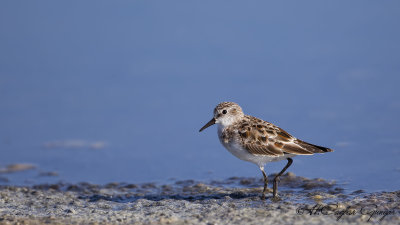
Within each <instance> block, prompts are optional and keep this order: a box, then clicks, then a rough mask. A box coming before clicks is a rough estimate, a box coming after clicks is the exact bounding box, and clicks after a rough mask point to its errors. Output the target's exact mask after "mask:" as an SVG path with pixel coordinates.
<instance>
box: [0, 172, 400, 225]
mask: <svg viewBox="0 0 400 225" xmlns="http://www.w3.org/2000/svg"><path fill="white" fill-rule="evenodd" d="M270 180H271V181H272V176H271V177H270ZM262 185H263V182H262V180H261V179H258V178H239V177H232V178H229V179H226V180H217V181H210V182H207V183H202V182H199V181H194V180H183V181H174V182H170V183H168V184H156V183H144V184H126V183H110V184H107V185H94V184H89V183H79V184H65V183H58V184H42V185H36V186H31V187H15V186H7V185H3V186H0V224H43V223H47V224H336V223H337V224H346V223H352V224H375V223H376V224H378V223H379V224H397V223H399V222H400V207H399V205H400V191H395V192H377V193H366V192H364V191H362V190H359V191H355V192H351V193H347V192H346V191H345V190H344V189H343V188H342V187H339V186H338V185H336V184H335V183H334V182H330V181H326V180H323V179H307V178H304V177H299V176H295V175H294V174H293V173H288V174H285V175H284V176H282V178H281V181H280V184H279V187H280V189H279V195H280V198H281V200H279V201H273V200H272V198H270V196H272V190H269V194H268V195H267V199H266V200H261V198H260V194H261V191H262Z"/></svg>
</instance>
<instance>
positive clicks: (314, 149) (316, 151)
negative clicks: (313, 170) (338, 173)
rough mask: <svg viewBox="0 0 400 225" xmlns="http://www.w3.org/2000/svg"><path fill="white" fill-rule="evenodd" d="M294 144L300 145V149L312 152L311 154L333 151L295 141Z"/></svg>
mask: <svg viewBox="0 0 400 225" xmlns="http://www.w3.org/2000/svg"><path fill="white" fill-rule="evenodd" d="M295 143H296V144H298V145H300V146H301V147H303V148H305V149H307V150H309V151H311V152H313V153H325V152H333V149H330V148H327V147H322V146H318V145H313V144H310V143H308V142H305V141H302V140H299V139H297V140H296V141H295Z"/></svg>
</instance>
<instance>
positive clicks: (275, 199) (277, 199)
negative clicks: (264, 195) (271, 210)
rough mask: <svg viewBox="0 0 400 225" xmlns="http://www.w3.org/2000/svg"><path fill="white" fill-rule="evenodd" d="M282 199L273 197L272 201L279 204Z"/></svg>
mask: <svg viewBox="0 0 400 225" xmlns="http://www.w3.org/2000/svg"><path fill="white" fill-rule="evenodd" d="M281 200H282V199H281V197H279V196H273V197H272V198H271V201H273V202H279V201H281Z"/></svg>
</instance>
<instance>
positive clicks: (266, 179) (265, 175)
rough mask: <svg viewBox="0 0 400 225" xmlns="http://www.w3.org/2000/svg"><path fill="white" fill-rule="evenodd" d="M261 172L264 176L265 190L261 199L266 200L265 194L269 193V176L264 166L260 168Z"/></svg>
mask: <svg viewBox="0 0 400 225" xmlns="http://www.w3.org/2000/svg"><path fill="white" fill-rule="evenodd" d="M260 170H261V172H262V174H263V176H264V190H263V192H262V197H261V199H262V200H264V199H265V193H267V186H268V177H267V174H265V172H264V167H263V166H260Z"/></svg>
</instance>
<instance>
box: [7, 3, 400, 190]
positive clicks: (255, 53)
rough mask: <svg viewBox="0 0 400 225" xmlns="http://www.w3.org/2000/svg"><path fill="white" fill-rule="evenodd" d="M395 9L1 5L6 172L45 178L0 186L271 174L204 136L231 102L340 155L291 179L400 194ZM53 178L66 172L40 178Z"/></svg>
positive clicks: (297, 166)
mask: <svg viewBox="0 0 400 225" xmlns="http://www.w3.org/2000/svg"><path fill="white" fill-rule="evenodd" d="M361 3H362V4H361ZM360 4H361V5H360ZM360 6H362V7H360ZM399 9H400V4H399V3H398V1H385V2H372V1H371V2H365V1H359V2H358V1H353V2H347V1H336V2H334V3H329V4H326V3H322V2H319V1H315V2H309V4H308V3H307V4H305V3H304V2H297V1H289V2H286V3H285V4H284V3H278V2H275V3H265V2H264V1H256V2H252V3H246V4H244V3H243V2H239V1H229V2H225V3H223V2H215V1H209V2H207V1H205V2H201V3H200V2H186V1H179V2H178V1H177V2H176V4H172V3H171V2H158V3H155V4H150V3H147V2H118V3H116V2H107V1H104V2H102V1H96V4H93V2H90V1H88V2H81V1H76V2H63V3H61V2H53V1H40V2H32V1H26V2H25V3H24V4H22V3H21V4H20V3H17V2H14V1H2V2H1V3H0V49H1V51H0V103H1V104H0V115H1V116H0V153H1V157H0V167H5V166H7V165H9V164H13V163H30V164H34V165H36V166H37V168H36V169H35V170H31V171H24V172H18V173H13V174H0V177H1V178H6V179H8V180H9V182H8V184H31V183H41V182H58V181H66V182H80V181H87V182H94V183H107V182H113V181H115V182H133V183H135V182H153V181H160V182H164V181H167V180H169V179H171V178H174V179H202V180H209V179H220V178H227V177H230V176H258V177H260V178H261V173H260V171H259V169H258V168H257V166H255V165H253V164H250V163H248V162H243V161H240V160H239V159H237V158H235V157H234V156H232V155H231V154H230V153H229V152H228V151H226V150H225V149H224V148H223V147H222V145H221V144H220V143H219V141H218V138H217V134H216V133H217V131H216V127H210V128H208V129H207V130H205V131H204V132H202V133H199V132H198V130H199V128H200V127H201V126H203V125H204V124H205V123H206V122H207V121H208V120H209V119H211V116H212V110H213V108H214V107H215V105H216V104H218V103H219V102H221V101H235V102H237V103H239V104H240V105H241V106H242V108H243V109H244V111H245V113H247V114H250V115H253V116H256V117H259V118H262V119H264V120H267V121H269V122H273V123H275V124H277V125H278V126H280V127H282V128H283V129H285V130H286V131H288V132H289V133H291V134H292V135H294V136H296V137H298V138H300V139H303V140H305V141H308V142H311V143H314V144H318V145H323V146H327V147H331V148H334V149H335V152H333V153H329V154H323V155H314V156H299V157H295V158H294V163H293V165H292V166H291V168H290V169H289V171H291V172H294V173H295V174H297V175H301V176H306V177H311V178H315V177H322V178H325V179H334V180H337V181H338V182H339V183H342V184H346V186H345V187H347V188H349V189H366V190H371V191H375V190H398V188H399V186H400V166H399V159H400V147H399V146H400V138H399V133H400V128H399V127H400V122H399V119H398V115H399V114H400V91H399V90H398V85H399V83H400V76H399V74H400V44H399V41H398V40H400V30H399V29H397V27H398V21H400V14H399V13H398V12H399ZM284 164H285V162H277V163H271V164H268V165H267V166H266V171H267V172H268V173H273V172H278V171H279V170H280V169H281V168H282V167H283V166H284ZM51 171H54V172H57V173H58V174H59V175H58V176H55V177H47V176H40V173H42V172H51ZM1 180H2V181H1ZM0 182H2V183H0V184H6V182H5V179H0Z"/></svg>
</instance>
